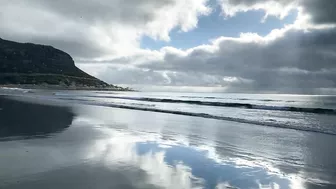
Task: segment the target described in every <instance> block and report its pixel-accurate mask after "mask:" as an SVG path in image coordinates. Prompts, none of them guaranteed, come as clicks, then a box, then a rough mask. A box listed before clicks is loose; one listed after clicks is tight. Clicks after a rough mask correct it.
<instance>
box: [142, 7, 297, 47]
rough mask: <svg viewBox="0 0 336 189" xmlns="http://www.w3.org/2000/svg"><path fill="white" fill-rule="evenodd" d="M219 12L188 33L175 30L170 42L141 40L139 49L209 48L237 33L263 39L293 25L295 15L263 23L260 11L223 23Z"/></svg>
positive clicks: (150, 39)
mask: <svg viewBox="0 0 336 189" xmlns="http://www.w3.org/2000/svg"><path fill="white" fill-rule="evenodd" d="M220 11H221V10H220V8H219V7H217V8H215V10H213V12H212V13H211V14H210V15H208V16H202V17H200V18H199V23H198V27H197V28H195V29H193V30H191V31H189V32H181V31H180V29H179V28H176V29H174V30H173V31H171V33H170V38H171V40H170V41H168V42H166V41H161V40H154V39H152V38H150V37H147V36H144V37H143V38H142V40H141V48H144V49H151V50H158V49H160V48H162V47H165V46H173V47H175V48H179V49H187V48H192V47H195V46H198V45H202V44H208V43H209V40H212V39H216V38H218V37H220V36H226V37H239V35H240V33H247V32H251V33H257V34H259V35H261V36H265V35H267V34H268V33H269V32H271V31H272V30H273V29H276V28H282V27H283V26H284V25H286V24H292V23H293V22H294V21H295V19H296V17H297V12H295V11H292V12H291V13H290V14H289V15H288V16H287V17H285V18H284V19H282V20H281V19H279V18H277V17H274V16H269V17H268V18H267V19H266V20H265V21H264V22H262V19H263V18H264V16H265V12H263V11H248V12H242V13H238V14H237V15H236V16H234V17H231V18H227V19H224V17H223V16H222V15H221V13H220Z"/></svg>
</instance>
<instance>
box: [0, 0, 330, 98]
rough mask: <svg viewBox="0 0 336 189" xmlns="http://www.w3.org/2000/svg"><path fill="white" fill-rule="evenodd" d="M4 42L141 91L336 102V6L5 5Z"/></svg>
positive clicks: (0, 11) (208, 1)
mask: <svg viewBox="0 0 336 189" xmlns="http://www.w3.org/2000/svg"><path fill="white" fill-rule="evenodd" d="M0 5H1V6H0V23H1V24H0V37H1V38H4V39H9V40H14V41H19V42H33V43H41V44H48V45H52V46H54V47H56V48H59V49H62V50H64V51H66V52H68V53H69V54H71V56H72V57H73V58H74V60H75V62H76V65H77V66H78V67H80V68H81V69H83V70H85V71H87V72H88V73H90V74H92V75H94V76H96V77H98V78H100V79H103V80H105V81H107V82H109V83H112V84H119V85H122V86H130V87H133V88H135V89H140V90H173V91H205V92H210V91H215V92H221V91H225V92H253V93H255V92H257V93H259V92H271V93H274V92H276V93H315V94H322V93H323V94H328V93H336V11H334V10H336V1H335V0H29V1H27V0H0Z"/></svg>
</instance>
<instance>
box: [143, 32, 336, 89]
mask: <svg viewBox="0 0 336 189" xmlns="http://www.w3.org/2000/svg"><path fill="white" fill-rule="evenodd" d="M254 38H256V39H254ZM335 39H336V30H335V29H327V30H312V31H310V32H304V31H302V30H296V29H289V30H288V31H286V32H284V36H283V37H278V38H276V39H267V37H266V38H263V39H262V40H260V39H259V40H258V37H255V36H251V39H250V40H249V41H244V40H243V38H242V39H241V40H237V39H231V38H222V39H219V40H218V43H216V44H214V46H216V47H217V48H216V50H215V51H214V52H210V51H209V48H210V47H203V48H197V49H196V50H194V51H191V52H189V53H188V55H186V56H180V55H179V54H176V55H175V56H174V55H173V54H172V53H170V54H169V55H167V56H165V57H164V59H163V61H162V62H160V61H157V62H152V63H146V64H143V65H142V68H147V69H151V70H157V71H165V70H170V71H172V72H182V73H183V72H184V73H189V75H192V74H197V73H203V74H204V75H212V76H216V78H217V80H216V81H217V83H216V82H215V81H214V82H213V83H212V84H217V85H222V86H223V87H226V86H228V85H229V86H230V90H236V91H272V90H274V91H281V90H284V91H286V92H288V91H290V90H292V91H297V92H308V91H310V92H312V91H314V90H315V89H317V88H336V74H334V73H336V64H335V63H336V42H335ZM226 77H236V78H242V79H243V80H242V82H239V83H233V84H234V85H230V83H227V82H223V81H220V80H221V78H226ZM170 78H171V79H172V80H174V78H173V77H170ZM198 78H199V79H198V80H202V77H198ZM195 79H196V80H197V78H195ZM244 80H246V81H250V82H244ZM172 83H174V82H172ZM199 83H202V82H201V81H199ZM183 84H185V85H187V83H183ZM203 84H204V82H203Z"/></svg>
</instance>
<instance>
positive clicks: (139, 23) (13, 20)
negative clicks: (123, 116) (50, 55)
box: [0, 0, 211, 60]
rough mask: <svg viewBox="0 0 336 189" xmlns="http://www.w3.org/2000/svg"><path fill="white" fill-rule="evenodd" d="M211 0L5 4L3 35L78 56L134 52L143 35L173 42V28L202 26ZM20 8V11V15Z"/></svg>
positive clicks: (34, 0)
mask: <svg viewBox="0 0 336 189" xmlns="http://www.w3.org/2000/svg"><path fill="white" fill-rule="evenodd" d="M207 2H208V0H183V1H181V0H162V1H155V0H147V1H143V0H141V1H135V0H128V1H121V0H113V1H109V0H99V1H93V0H85V1H79V0H70V1H53V0H48V1H41V0H32V1H29V2H25V1H21V0H13V1H4V2H1V7H0V12H1V14H0V22H1V26H0V35H1V36H2V37H3V38H6V39H12V40H15V41H22V42H35V43H44V44H50V45H53V46H55V47H57V48H60V49H62V50H65V51H67V52H69V53H70V54H71V55H73V56H74V57H75V58H77V59H81V60H83V59H92V58H97V59H101V58H104V57H105V58H107V57H115V56H120V55H124V56H125V55H128V54H133V53H134V51H137V49H139V41H140V38H141V37H142V36H144V35H147V36H149V37H152V38H154V39H160V40H170V38H169V32H170V31H171V30H172V29H174V28H177V29H180V30H181V31H183V32H187V31H189V30H192V29H194V28H196V27H197V23H198V18H199V16H203V15H207V14H209V13H210V12H211V9H210V8H209V7H208V6H207ZM18 12H19V13H20V14H18Z"/></svg>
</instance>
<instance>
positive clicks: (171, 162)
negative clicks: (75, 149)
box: [88, 128, 303, 189]
mask: <svg viewBox="0 0 336 189" xmlns="http://www.w3.org/2000/svg"><path fill="white" fill-rule="evenodd" d="M100 129H102V128H100ZM103 130H104V131H102V132H108V133H110V135H111V134H112V133H113V134H112V135H113V137H111V139H107V140H100V141H97V142H96V143H95V145H94V146H93V147H92V148H91V150H92V151H90V152H89V153H88V157H89V158H97V159H99V160H100V161H102V160H103V161H104V162H105V163H107V166H113V164H129V166H138V167H139V168H140V169H142V170H145V171H146V173H147V174H148V182H151V183H152V184H154V185H156V186H157V187H163V188H207V189H208V188H209V189H210V188H269V189H277V188H303V183H301V180H300V178H298V177H296V176H295V175H285V174H283V173H281V172H280V171H279V170H278V169H277V168H275V167H272V166H270V165H267V164H263V162H250V161H246V160H243V159H239V158H236V159H233V158H230V159H225V158H221V157H219V156H218V155H217V154H216V150H215V148H214V147H213V146H191V145H190V144H189V142H188V141H187V139H185V138H184V139H181V137H178V138H175V139H174V138H171V139H167V138H165V139H162V137H161V136H159V135H157V134H149V133H147V134H144V133H134V134H130V133H126V132H124V131H118V130H113V129H110V128H108V129H106V128H104V129H103Z"/></svg>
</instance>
